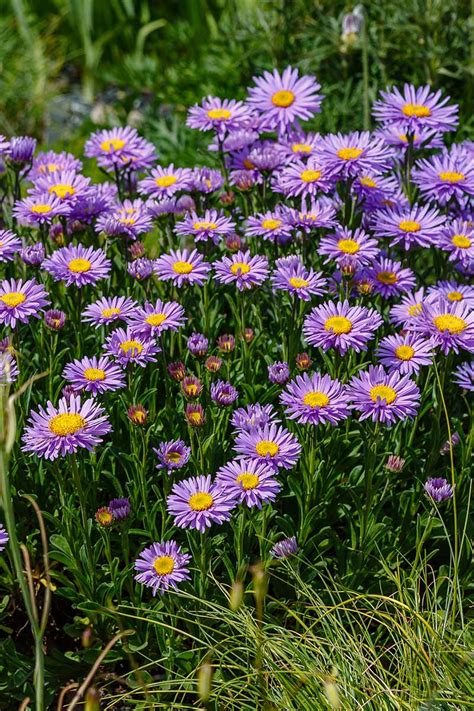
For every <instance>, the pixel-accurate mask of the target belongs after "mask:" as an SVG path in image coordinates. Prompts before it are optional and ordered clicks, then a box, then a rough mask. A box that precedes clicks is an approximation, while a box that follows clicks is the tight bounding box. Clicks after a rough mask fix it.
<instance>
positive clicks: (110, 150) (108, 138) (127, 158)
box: [84, 126, 156, 172]
mask: <svg viewBox="0 0 474 711" xmlns="http://www.w3.org/2000/svg"><path fill="white" fill-rule="evenodd" d="M84 155H86V156H87V157H88V158H97V163H98V165H100V166H101V167H102V168H105V169H106V170H109V171H110V172H114V170H115V169H117V170H121V169H128V170H138V169H143V168H147V167H149V166H151V165H152V164H153V163H154V162H155V160H156V151H155V147H154V146H153V145H152V144H151V143H149V142H148V141H145V140H144V139H143V138H141V137H140V136H139V135H138V132H137V130H136V129H135V128H132V127H131V126H125V127H124V128H122V127H116V128H112V129H103V130H100V131H96V132H95V133H93V134H91V136H90V138H89V139H88V140H87V141H86V144H85V146H84Z"/></svg>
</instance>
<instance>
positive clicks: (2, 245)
mask: <svg viewBox="0 0 474 711" xmlns="http://www.w3.org/2000/svg"><path fill="white" fill-rule="evenodd" d="M22 246H23V245H22V242H21V239H20V238H19V237H17V236H16V235H14V234H13V232H11V231H10V230H0V262H11V261H12V259H14V258H15V254H16V253H17V252H18V251H19V250H20V249H21V248H22Z"/></svg>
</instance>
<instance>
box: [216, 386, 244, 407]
mask: <svg viewBox="0 0 474 711" xmlns="http://www.w3.org/2000/svg"><path fill="white" fill-rule="evenodd" d="M238 397H239V391H238V390H237V388H234V386H233V385H232V384H231V383H227V382H225V381H224V380H218V381H217V382H216V383H211V400H212V401H213V402H215V403H216V405H219V407H228V406H229V405H232V403H233V402H235V401H236V400H237V398H238Z"/></svg>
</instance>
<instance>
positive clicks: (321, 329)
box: [303, 301, 383, 355]
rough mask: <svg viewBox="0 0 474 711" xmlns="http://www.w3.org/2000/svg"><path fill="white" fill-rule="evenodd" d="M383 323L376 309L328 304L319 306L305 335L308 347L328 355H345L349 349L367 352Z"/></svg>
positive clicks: (307, 320) (314, 309)
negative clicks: (331, 353)
mask: <svg viewBox="0 0 474 711" xmlns="http://www.w3.org/2000/svg"><path fill="white" fill-rule="evenodd" d="M382 323H383V320H382V317H381V316H380V314H379V313H378V312H377V311H375V309H369V308H366V307H365V306H350V305H349V302H348V301H338V302H333V301H328V302H326V303H324V304H321V305H320V306H316V307H315V308H313V310H312V311H311V312H310V314H309V315H308V316H307V317H306V319H305V321H304V325H303V333H304V336H305V339H306V341H307V342H308V343H310V344H311V345H312V346H315V347H316V348H322V349H323V350H324V351H327V350H329V349H331V348H335V349H336V350H337V351H339V353H340V354H341V355H344V354H345V353H346V352H347V351H348V350H349V348H353V349H354V350H355V351H357V353H359V352H360V351H365V350H367V343H368V342H369V341H370V340H371V339H372V338H373V337H374V334H375V332H376V331H377V329H378V328H379V327H380V326H381V325H382Z"/></svg>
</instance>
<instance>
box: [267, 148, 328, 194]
mask: <svg viewBox="0 0 474 711" xmlns="http://www.w3.org/2000/svg"><path fill="white" fill-rule="evenodd" d="M333 184H334V180H333V177H332V174H331V171H330V170H328V169H327V167H326V165H324V164H323V162H322V158H321V156H317V157H314V158H310V159H309V160H308V162H307V163H305V162H304V161H296V162H294V163H291V164H290V165H288V166H286V167H285V168H282V170H280V171H279V172H278V173H277V175H276V176H275V178H274V180H273V183H272V186H273V189H274V190H275V191H276V192H280V193H283V194H284V195H286V196H287V197H297V196H298V195H301V196H302V197H306V196H308V195H311V196H314V195H316V194H317V193H318V192H323V193H327V192H329V191H330V190H331V188H332V187H333Z"/></svg>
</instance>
